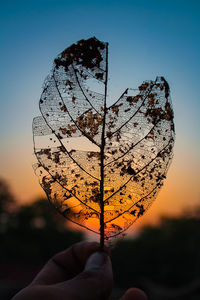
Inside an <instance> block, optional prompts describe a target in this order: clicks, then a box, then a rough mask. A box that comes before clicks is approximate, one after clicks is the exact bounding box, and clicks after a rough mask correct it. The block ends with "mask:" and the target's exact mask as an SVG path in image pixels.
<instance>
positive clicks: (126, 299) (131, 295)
mask: <svg viewBox="0 0 200 300" xmlns="http://www.w3.org/2000/svg"><path fill="white" fill-rule="evenodd" d="M120 300H148V297H147V295H146V294H145V292H143V291H142V290H140V289H138V288H130V289H128V290H127V291H126V292H125V294H124V295H123V296H122V298H121V299H120Z"/></svg>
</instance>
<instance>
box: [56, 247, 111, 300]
mask: <svg viewBox="0 0 200 300" xmlns="http://www.w3.org/2000/svg"><path fill="white" fill-rule="evenodd" d="M112 285H113V274H112V265H111V261H110V258H109V256H108V255H107V254H106V253H102V252H95V253H94V254H92V255H91V257H90V258H89V259H88V262H87V264H86V266H85V269H84V271H83V272H82V273H80V274H79V275H77V276H76V277H75V278H73V279H71V280H69V281H66V282H63V283H59V284H57V285H56V287H57V288H59V290H60V291H61V293H62V294H64V295H66V299H79V300H94V299H95V300H106V299H108V297H109V295H110V293H111V291H112Z"/></svg>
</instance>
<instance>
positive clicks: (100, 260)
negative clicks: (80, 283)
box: [85, 252, 106, 271]
mask: <svg viewBox="0 0 200 300" xmlns="http://www.w3.org/2000/svg"><path fill="white" fill-rule="evenodd" d="M105 255H106V254H105V253H101V252H95V253H93V254H92V255H91V256H90V257H89V259H88V261H87V263H86V265H85V270H86V271H87V270H91V269H97V268H101V267H102V265H103V264H104V262H105V258H106V257H105Z"/></svg>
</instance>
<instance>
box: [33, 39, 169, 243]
mask: <svg viewBox="0 0 200 300" xmlns="http://www.w3.org/2000/svg"><path fill="white" fill-rule="evenodd" d="M107 84H108V44H107V43H104V42H100V41H99V40H97V39H96V38H90V39H88V40H81V41H79V42H77V43H76V44H73V45H72V46H70V47H69V48H67V49H65V50H64V51H63V52H62V53H61V54H60V55H59V56H58V57H57V58H56V59H55V61H54V66H53V70H52V72H51V74H50V75H49V76H48V77H47V79H46V81H45V83H44V89H43V93H42V95H41V99H40V102H39V107H40V111H41V116H39V117H36V118H35V119H34V120H33V135H34V152H35V155H36V158H37V164H36V165H35V166H34V167H35V170H36V173H37V174H38V176H39V179H40V184H41V186H42V187H43V189H44V191H45V192H46V194H47V196H48V199H49V200H50V201H51V203H52V204H53V205H54V206H55V207H56V209H57V210H58V211H59V212H60V213H61V214H63V216H65V217H66V218H67V219H69V220H71V221H72V222H74V223H76V224H79V225H81V226H83V227H85V228H87V229H89V230H91V231H93V232H96V233H97V234H100V236H101V245H103V243H104V240H105V239H106V240H108V239H110V238H112V237H114V236H118V235H119V234H120V233H123V232H124V231H125V230H127V229H128V228H129V227H130V226H131V225H132V224H133V223H134V222H135V221H136V220H137V219H138V218H139V217H141V216H142V215H143V214H144V213H145V211H146V210H147V209H148V208H149V207H150V205H151V204H152V202H153V201H154V199H155V197H156V195H157V193H158V191H159V189H160V187H161V186H162V184H163V180H164V178H165V177H166V173H167V170H168V167H169V164H170V161H171V158H172V148H173V145H174V123H173V110H172V106H171V100H170V95H169V86H168V83H167V82H166V80H165V79H164V78H163V77H157V78H156V79H155V81H151V80H150V81H145V82H143V83H142V84H141V85H140V86H139V87H138V89H137V91H136V90H134V93H133V90H132V89H127V90H126V91H125V92H124V93H123V94H122V95H121V96H120V98H119V99H118V100H117V102H115V103H114V104H113V105H112V106H110V107H107V105H106V97H107ZM96 87H98V91H96V90H95V88H96ZM99 91H101V92H99Z"/></svg>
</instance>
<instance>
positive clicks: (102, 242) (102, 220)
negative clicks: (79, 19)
mask: <svg viewBox="0 0 200 300" xmlns="http://www.w3.org/2000/svg"><path fill="white" fill-rule="evenodd" d="M107 85H108V43H106V77H105V97H104V116H103V127H102V135H101V181H100V208H101V213H100V250H101V251H103V249H104V225H105V223H104V148H105V125H106V113H107V107H106V98H107Z"/></svg>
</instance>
